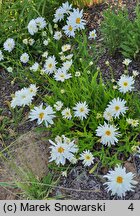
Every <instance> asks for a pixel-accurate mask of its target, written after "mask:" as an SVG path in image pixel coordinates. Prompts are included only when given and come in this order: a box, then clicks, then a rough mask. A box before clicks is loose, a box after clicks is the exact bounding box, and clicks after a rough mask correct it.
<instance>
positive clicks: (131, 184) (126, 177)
mask: <svg viewBox="0 0 140 216" xmlns="http://www.w3.org/2000/svg"><path fill="white" fill-rule="evenodd" d="M134 177H135V175H134V174H133V173H132V172H128V173H127V172H126V168H125V167H122V166H120V165H118V166H116V167H115V169H114V170H111V171H109V172H108V174H107V175H105V176H104V178H107V179H108V181H107V182H106V183H104V185H106V186H107V188H106V189H107V191H111V194H112V195H117V196H118V197H123V196H125V194H126V192H127V191H134V188H135V185H136V184H137V181H135V180H134Z"/></svg>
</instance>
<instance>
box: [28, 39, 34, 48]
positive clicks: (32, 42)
mask: <svg viewBox="0 0 140 216" xmlns="http://www.w3.org/2000/svg"><path fill="white" fill-rule="evenodd" d="M34 43H35V40H34V39H33V38H30V39H29V45H30V46H32V45H33V44H34Z"/></svg>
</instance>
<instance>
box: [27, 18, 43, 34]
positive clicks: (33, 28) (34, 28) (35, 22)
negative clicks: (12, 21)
mask: <svg viewBox="0 0 140 216" xmlns="http://www.w3.org/2000/svg"><path fill="white" fill-rule="evenodd" d="M46 25H47V23H46V21H45V19H44V18H43V17H37V18H36V19H32V20H30V22H29V23H28V26H27V28H28V32H29V33H30V34H31V35H34V34H35V33H37V32H38V31H39V30H42V29H44V28H45V27H46Z"/></svg>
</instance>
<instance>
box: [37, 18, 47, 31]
mask: <svg viewBox="0 0 140 216" xmlns="http://www.w3.org/2000/svg"><path fill="white" fill-rule="evenodd" d="M35 22H36V24H37V26H38V28H39V30H41V29H44V28H45V27H46V21H45V19H44V18H43V17H37V18H36V19H35Z"/></svg>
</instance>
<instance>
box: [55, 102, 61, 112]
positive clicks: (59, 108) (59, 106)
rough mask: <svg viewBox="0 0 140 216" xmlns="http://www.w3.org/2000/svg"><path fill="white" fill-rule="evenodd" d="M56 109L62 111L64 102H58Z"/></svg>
mask: <svg viewBox="0 0 140 216" xmlns="http://www.w3.org/2000/svg"><path fill="white" fill-rule="evenodd" d="M54 107H55V109H56V110H57V111H60V110H61V109H62V107H63V103H62V101H57V102H56V103H55V104H54Z"/></svg>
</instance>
